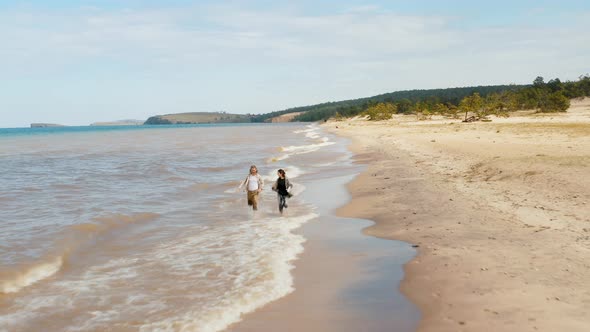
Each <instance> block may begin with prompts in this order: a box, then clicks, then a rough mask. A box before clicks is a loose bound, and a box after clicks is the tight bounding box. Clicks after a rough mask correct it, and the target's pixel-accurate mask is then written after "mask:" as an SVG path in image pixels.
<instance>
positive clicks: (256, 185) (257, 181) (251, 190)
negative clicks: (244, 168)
mask: <svg viewBox="0 0 590 332" xmlns="http://www.w3.org/2000/svg"><path fill="white" fill-rule="evenodd" d="M263 185H264V182H263V181H262V177H261V176H260V175H259V174H258V168H256V166H255V165H252V166H250V174H248V176H247V177H246V180H244V182H242V184H241V185H240V187H242V186H244V187H245V188H246V192H247V194H248V196H247V198H248V205H249V206H252V209H253V210H254V211H256V210H258V194H259V193H260V192H261V191H262V186H263Z"/></svg>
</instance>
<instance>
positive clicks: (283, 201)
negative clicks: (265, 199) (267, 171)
mask: <svg viewBox="0 0 590 332" xmlns="http://www.w3.org/2000/svg"><path fill="white" fill-rule="evenodd" d="M277 196H278V197H279V212H280V213H283V207H284V206H285V196H283V195H281V194H277Z"/></svg>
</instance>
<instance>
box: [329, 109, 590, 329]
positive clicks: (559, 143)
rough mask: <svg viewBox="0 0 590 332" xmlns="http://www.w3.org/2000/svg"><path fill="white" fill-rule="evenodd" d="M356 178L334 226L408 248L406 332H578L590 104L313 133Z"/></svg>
mask: <svg viewBox="0 0 590 332" xmlns="http://www.w3.org/2000/svg"><path fill="white" fill-rule="evenodd" d="M324 127H325V128H326V129H328V130H329V131H331V132H333V133H336V134H339V135H342V136H345V137H349V138H351V139H352V140H353V145H352V147H351V149H352V150H353V151H354V153H355V154H356V160H357V162H359V163H364V164H368V165H369V167H368V169H367V171H366V172H364V173H363V174H361V175H360V176H358V177H357V178H356V179H355V180H354V181H353V182H352V183H350V184H349V189H350V191H351V193H352V195H353V200H352V202H351V203H350V204H348V205H347V206H345V207H343V208H341V209H340V210H339V213H340V214H341V215H342V216H348V217H357V218H364V219H370V220H374V221H375V222H376V224H375V225H374V226H372V227H369V228H366V229H365V230H364V232H365V233H366V234H369V235H373V236H377V237H382V238H389V239H397V240H403V241H407V242H410V243H412V244H415V245H416V246H418V247H417V249H418V256H417V257H416V258H415V259H414V260H412V261H411V262H409V263H408V264H406V266H405V272H406V274H405V278H404V280H403V281H402V283H401V290H402V292H403V293H404V294H405V295H406V296H407V297H408V298H409V299H410V300H411V301H412V302H414V303H415V304H416V305H417V306H418V307H419V308H420V310H421V312H422V315H423V316H422V320H421V322H420V325H419V327H418V331H590V277H589V276H590V261H589V260H588V257H590V208H589V203H590V99H589V98H586V99H585V100H574V101H572V105H571V107H570V109H569V110H568V112H567V113H559V114H555V113H554V114H544V115H540V114H534V113H531V112H516V113H513V114H511V116H510V117H508V118H494V117H493V118H492V121H491V122H476V123H461V121H460V120H454V119H445V118H433V119H430V120H423V121H419V120H417V119H416V117H415V116H412V115H406V116H404V115H398V116H395V117H394V118H393V119H391V120H388V121H380V122H369V121H367V120H364V119H361V118H355V119H349V120H345V121H338V122H328V123H326V124H325V125H324Z"/></svg>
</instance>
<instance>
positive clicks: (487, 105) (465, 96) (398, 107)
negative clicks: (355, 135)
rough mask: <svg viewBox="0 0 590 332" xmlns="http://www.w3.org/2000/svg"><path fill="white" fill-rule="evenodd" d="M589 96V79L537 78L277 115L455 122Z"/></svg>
mask: <svg viewBox="0 0 590 332" xmlns="http://www.w3.org/2000/svg"><path fill="white" fill-rule="evenodd" d="M585 96H590V76H588V75H585V76H580V77H579V79H578V80H577V81H567V82H561V81H560V80H559V79H558V78H555V79H552V80H549V81H548V82H545V81H544V79H543V77H540V76H539V77H537V78H536V79H535V80H534V81H533V83H532V84H530V85H495V86H476V87H464V88H449V89H431V90H408V91H397V92H392V93H386V94H382V95H378V96H374V97H368V98H360V99H355V100H347V101H341V102H330V103H323V104H318V105H312V106H304V107H297V108H292V109H288V110H285V111H280V112H275V113H281V114H285V113H291V112H302V111H304V112H305V113H303V114H301V115H299V116H297V117H295V118H294V119H293V120H294V121H320V120H326V119H329V118H332V117H335V118H344V117H353V116H356V115H361V114H363V115H367V116H368V117H369V119H371V120H383V119H388V118H391V115H393V114H396V113H398V114H399V113H401V114H417V115H418V116H419V117H421V118H429V117H430V116H432V115H435V114H438V115H444V116H449V117H454V118H459V117H461V116H462V115H463V114H465V119H466V120H467V119H468V118H467V116H468V115H469V114H472V116H471V117H470V119H475V120H477V119H485V118H486V117H487V116H488V115H492V114H493V115H497V116H506V115H507V114H508V112H511V111H516V110H537V111H539V112H563V111H565V110H567V109H568V108H569V106H570V99H573V98H580V97H585Z"/></svg>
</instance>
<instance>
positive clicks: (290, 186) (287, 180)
mask: <svg viewBox="0 0 590 332" xmlns="http://www.w3.org/2000/svg"><path fill="white" fill-rule="evenodd" d="M285 182H287V183H286V184H287V185H286V187H287V189H289V188H293V184H291V181H289V179H285Z"/></svg>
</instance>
